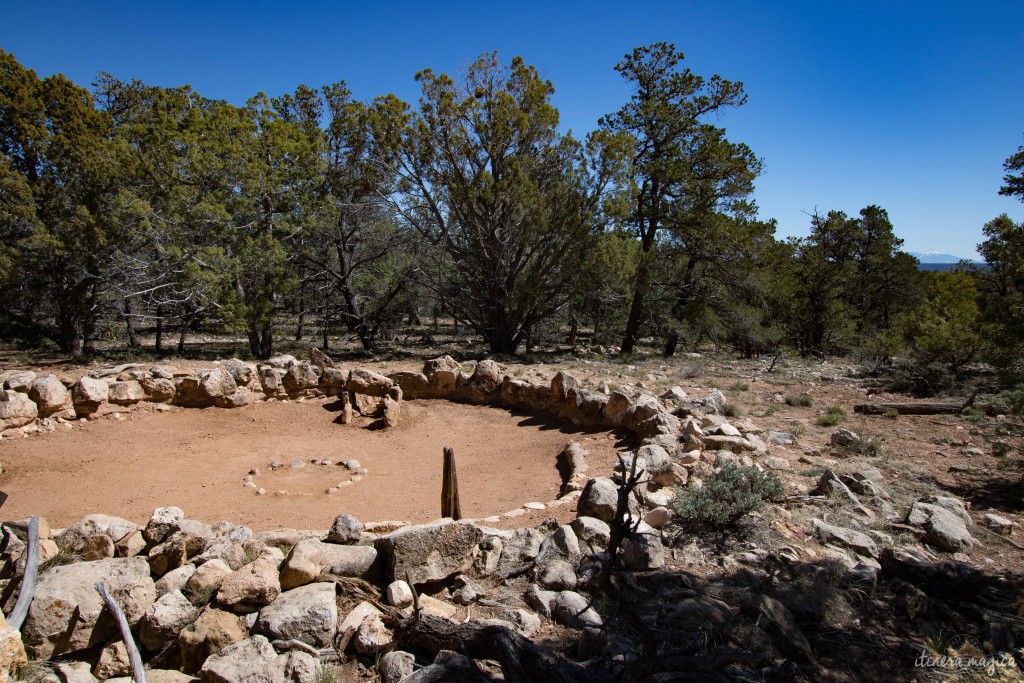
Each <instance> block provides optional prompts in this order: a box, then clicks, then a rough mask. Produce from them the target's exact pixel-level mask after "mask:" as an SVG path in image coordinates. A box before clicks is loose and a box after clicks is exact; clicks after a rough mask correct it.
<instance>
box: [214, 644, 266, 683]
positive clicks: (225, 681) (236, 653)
mask: <svg viewBox="0 0 1024 683" xmlns="http://www.w3.org/2000/svg"><path fill="white" fill-rule="evenodd" d="M277 656H278V655H277V652H275V651H274V648H273V647H272V646H271V644H270V641H268V640H267V639H266V638H264V637H263V636H253V637H252V638H247V639H246V640H243V641H241V642H238V643H235V644H233V645H229V646H228V647H226V648H224V649H223V650H221V651H220V652H219V653H217V654H214V655H211V656H210V658H209V659H207V660H206V663H205V664H203V667H202V669H200V671H199V679H200V680H201V681H202V683H242V682H243V681H244V683H280V681H282V680H284V679H283V678H279V677H278V674H279V672H278V670H277V667H276V666H275V663H276V660H277ZM282 656H283V655H282Z"/></svg>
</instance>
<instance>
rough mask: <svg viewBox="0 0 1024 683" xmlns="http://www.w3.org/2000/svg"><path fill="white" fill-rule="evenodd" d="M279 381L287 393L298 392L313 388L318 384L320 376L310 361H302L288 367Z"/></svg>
mask: <svg viewBox="0 0 1024 683" xmlns="http://www.w3.org/2000/svg"><path fill="white" fill-rule="evenodd" d="M281 383H282V384H283V385H284V390H285V391H287V392H288V393H289V394H298V393H302V392H304V391H309V390H311V389H315V388H316V387H317V385H319V384H320V377H319V376H318V375H317V373H316V368H314V367H313V365H312V364H311V363H309V362H308V361H302V362H301V363H296V364H295V365H293V366H291V367H290V368H288V371H287V372H285V373H284V377H282V378H281Z"/></svg>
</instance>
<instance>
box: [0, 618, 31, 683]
mask: <svg viewBox="0 0 1024 683" xmlns="http://www.w3.org/2000/svg"><path fill="white" fill-rule="evenodd" d="M26 664H28V657H27V656H26V655H25V645H24V643H22V642H21V634H20V633H19V632H18V629H16V628H14V627H13V626H11V625H9V624H8V623H7V620H6V619H4V615H3V613H2V612H0V681H9V680H11V679H10V678H9V677H8V676H9V675H10V674H13V673H14V672H16V671H18V670H19V669H21V668H22V667H23V666H25V665H26Z"/></svg>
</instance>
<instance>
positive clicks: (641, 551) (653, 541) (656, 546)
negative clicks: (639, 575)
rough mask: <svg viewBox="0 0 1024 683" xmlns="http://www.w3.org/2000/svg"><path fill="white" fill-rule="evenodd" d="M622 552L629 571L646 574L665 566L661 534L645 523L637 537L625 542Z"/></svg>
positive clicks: (627, 539) (641, 525)
mask: <svg viewBox="0 0 1024 683" xmlns="http://www.w3.org/2000/svg"><path fill="white" fill-rule="evenodd" d="M645 527H646V528H645ZM622 550H623V562H624V563H625V565H626V568H628V569H632V570H634V571H641V572H646V571H651V570H652V569H660V568H662V567H664V566H665V546H664V545H663V544H662V542H661V534H660V533H658V532H657V531H656V530H654V529H652V528H651V527H649V526H647V525H645V524H643V523H641V524H640V528H639V529H638V533H637V534H636V535H634V536H631V537H629V538H626V539H624V540H623V542H622Z"/></svg>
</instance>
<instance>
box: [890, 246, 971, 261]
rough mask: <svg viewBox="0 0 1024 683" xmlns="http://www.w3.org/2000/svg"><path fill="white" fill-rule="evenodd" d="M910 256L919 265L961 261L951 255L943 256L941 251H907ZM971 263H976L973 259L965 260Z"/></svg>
mask: <svg viewBox="0 0 1024 683" xmlns="http://www.w3.org/2000/svg"><path fill="white" fill-rule="evenodd" d="M907 253H908V254H910V255H911V256H915V257H917V260H918V261H920V262H921V263H959V262H960V261H961V260H963V257H962V256H953V255H952V254H944V253H942V252H941V251H938V250H936V249H932V250H929V251H908V252H907ZM967 260H968V261H971V262H972V263H977V261H975V260H974V259H967Z"/></svg>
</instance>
